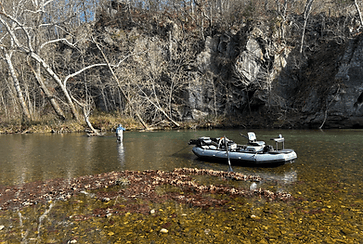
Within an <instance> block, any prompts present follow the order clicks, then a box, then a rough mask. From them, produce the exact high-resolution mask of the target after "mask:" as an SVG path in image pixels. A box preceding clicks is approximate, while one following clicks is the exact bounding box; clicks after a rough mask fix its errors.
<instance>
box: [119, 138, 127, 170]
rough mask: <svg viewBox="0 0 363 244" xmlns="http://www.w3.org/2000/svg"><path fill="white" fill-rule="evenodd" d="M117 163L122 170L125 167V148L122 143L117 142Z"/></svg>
mask: <svg viewBox="0 0 363 244" xmlns="http://www.w3.org/2000/svg"><path fill="white" fill-rule="evenodd" d="M117 153H118V161H119V162H120V166H121V167H122V168H124V167H125V148H124V144H123V142H117Z"/></svg>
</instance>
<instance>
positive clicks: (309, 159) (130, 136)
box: [0, 130, 363, 243]
mask: <svg viewBox="0 0 363 244" xmlns="http://www.w3.org/2000/svg"><path fill="white" fill-rule="evenodd" d="M246 132H247V131H241V130H198V131H192V130H186V131H168V132H148V133H141V132H125V134H124V142H123V143H122V144H118V143H117V142H116V138H115V136H114V135H113V134H109V135H106V136H104V137H87V136H85V135H83V134H64V135H49V134H48V135H2V136H0V166H1V171H0V184H1V185H18V184H22V183H26V182H32V181H43V180H47V179H53V178H72V177H78V176H82V175H91V174H98V173H102V172H110V171H122V170H136V171H142V170H148V169H154V170H164V171H171V170H173V169H174V168H178V167H191V168H206V169H215V170H227V169H228V166H227V164H218V163H211V162H205V161H201V160H197V159H196V157H195V156H194V155H193V154H192V152H191V148H192V146H189V145H188V144H187V143H188V141H189V139H196V138H198V137H200V136H211V137H220V136H227V137H228V138H230V139H232V140H234V141H235V142H238V143H244V142H246V139H245V138H243V137H242V136H240V133H244V134H246ZM254 132H255V133H256V135H257V139H258V140H264V141H266V142H267V143H271V142H272V141H270V140H269V139H270V138H272V137H276V136H277V135H278V134H282V135H283V136H284V137H285V141H286V142H285V148H292V149H294V150H295V151H296V152H297V155H298V159H297V160H296V161H295V162H294V163H290V164H286V165H283V166H279V167H275V168H248V167H241V166H233V165H232V166H233V170H234V171H236V172H243V173H246V174H257V175H260V176H262V177H263V178H264V179H273V180H274V181H264V182H261V183H258V185H257V187H261V188H264V189H271V190H272V191H287V192H289V193H290V194H292V196H293V197H294V199H295V200H294V201H292V202H286V203H285V202H281V201H278V202H268V201H266V200H264V199H260V198H256V199H254V198H253V199H235V200H233V199H232V200H231V203H229V205H228V206H230V207H231V208H233V209H235V211H234V212H233V211H227V212H221V211H219V210H213V209H211V210H208V211H200V210H199V209H197V208H186V207H185V206H181V205H175V204H174V205H170V206H169V205H165V206H160V208H164V213H165V216H163V215H162V214H161V213H162V212H160V217H153V216H140V215H133V214H131V215H127V214H126V215H123V216H120V217H116V216H115V219H112V218H111V219H104V218H102V219H101V218H94V219H92V221H76V220H73V218H72V216H74V215H77V214H78V215H79V214H84V215H85V214H88V213H89V212H92V211H93V209H94V208H95V207H100V206H99V205H101V207H102V208H107V206H108V205H107V203H102V202H100V201H96V200H94V199H91V198H89V197H88V198H87V197H84V198H82V197H81V198H80V199H78V198H76V199H75V200H71V201H69V202H65V203H58V204H59V205H56V206H57V209H52V213H53V215H52V216H51V217H49V218H50V219H52V221H53V222H51V221H49V222H47V225H46V226H44V228H47V229H48V230H52V231H53V232H49V233H47V234H45V233H46V232H43V234H42V235H41V236H40V235H39V232H37V229H40V227H39V226H40V224H38V225H35V224H34V223H38V222H39V221H40V216H41V215H42V214H43V213H44V212H45V209H43V208H42V207H41V206H40V209H37V208H34V209H32V208H26V209H24V211H23V212H22V213H21V214H22V215H23V216H27V218H26V220H27V221H28V222H29V223H25V220H24V223H22V224H19V216H20V214H19V212H18V213H15V212H14V213H5V212H4V213H2V212H0V213H1V214H3V215H1V216H0V226H1V225H3V226H4V227H3V228H4V230H3V231H0V242H1V240H2V239H3V240H21V239H23V240H25V239H27V238H25V237H24V236H23V235H24V234H23V233H24V229H27V231H29V235H28V236H27V237H28V239H29V238H30V239H32V238H33V239H34V240H47V241H48V242H49V243H57V242H64V241H67V240H72V238H73V237H74V238H76V239H77V238H79V240H82V241H84V243H86V242H90V243H96V242H94V241H95V240H96V239H97V240H99V242H97V243H105V241H106V240H107V241H108V242H107V243H118V242H117V241H119V243H125V241H126V240H134V241H137V242H135V243H141V242H142V241H143V240H144V242H142V243H150V242H151V240H153V241H154V240H156V241H154V242H155V243H170V241H175V243H183V242H189V241H190V242H191V241H194V240H198V241H199V242H201V243H205V242H211V241H213V240H214V241H216V242H229V243H315V242H316V243H361V241H362V240H363V218H362V213H363V210H362V209H363V194H362V190H361V189H362V188H363V177H362V175H363V151H362V148H363V130H328V131H319V130H316V131H314V130H255V131H254ZM198 180H199V181H204V183H205V184H215V182H214V179H213V178H211V177H207V178H199V179H198ZM240 186H242V187H250V186H249V185H243V184H240ZM255 187H256V186H255ZM226 197H227V198H228V196H226ZM118 201H120V200H118ZM141 203H142V202H141ZM112 204H116V202H112ZM117 204H120V203H117ZM54 208H56V207H54ZM165 209H168V211H165ZM9 214H10V217H9ZM170 216H178V217H177V218H176V219H174V220H175V223H174V222H173V221H174V220H173V221H171V222H170V223H171V225H170V226H171V227H170V228H175V230H177V231H174V232H172V230H170V231H171V232H170V233H169V234H168V235H165V234H157V233H158V232H157V231H159V229H161V227H162V226H164V225H165V221H167V219H170V218H171V217H170ZM38 220H39V221H38ZM65 220H66V221H67V224H65V225H63V223H64V221H65ZM20 223H21V222H20ZM60 223H62V228H61V229H59V228H58V226H59V225H60ZM120 223H124V225H122V226H121V224H120ZM126 223H127V224H126ZM44 224H45V223H44ZM14 226H15V227H16V228H15V227H14ZM25 226H27V227H25ZM34 226H35V227H34ZM106 227H107V228H106ZM42 228H43V227H42ZM123 228H124V229H123ZM5 229H6V230H7V231H5ZM58 230H59V231H58ZM151 230H155V231H154V232H151ZM57 231H58V232H57ZM27 233H28V232H27ZM70 233H72V234H70ZM180 233H181V234H180ZM37 238H38V239H37ZM39 238H40V239H39ZM95 238H96V239H95ZM175 238H176V239H175ZM177 238H179V239H177ZM30 239H29V240H30ZM176 240H179V241H176ZM52 241H53V242H52ZM140 241H141V242H140ZM238 241H239V242H238ZM9 243H10V242H9ZM131 243H132V241H131Z"/></svg>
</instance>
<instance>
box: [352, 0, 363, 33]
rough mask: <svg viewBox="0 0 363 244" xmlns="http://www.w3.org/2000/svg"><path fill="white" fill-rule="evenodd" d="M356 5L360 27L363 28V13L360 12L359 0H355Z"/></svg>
mask: <svg viewBox="0 0 363 244" xmlns="http://www.w3.org/2000/svg"><path fill="white" fill-rule="evenodd" d="M354 5H355V8H356V9H357V12H358V15H359V21H360V26H361V27H362V26H363V19H362V13H361V12H360V9H359V6H358V2H357V0H354Z"/></svg>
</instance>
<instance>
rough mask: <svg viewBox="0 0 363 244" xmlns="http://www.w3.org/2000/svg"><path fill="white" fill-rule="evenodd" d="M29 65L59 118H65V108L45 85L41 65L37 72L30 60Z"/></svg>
mask: <svg viewBox="0 0 363 244" xmlns="http://www.w3.org/2000/svg"><path fill="white" fill-rule="evenodd" d="M28 65H29V67H30V69H31V70H32V72H33V74H34V76H35V78H36V81H37V83H38V85H39V87H40V89H42V91H43V92H44V94H45V97H46V98H47V99H48V101H49V102H50V105H51V106H52V108H53V109H54V112H55V113H56V114H57V116H58V118H60V119H61V120H65V119H66V117H65V116H64V113H63V110H62V109H61V108H60V107H59V104H58V103H57V101H56V100H55V98H54V96H53V94H52V93H51V92H50V91H49V90H48V88H47V87H46V86H45V84H44V82H43V78H42V76H41V74H40V67H39V70H38V72H37V71H35V70H34V68H33V66H31V64H30V63H29V62H28Z"/></svg>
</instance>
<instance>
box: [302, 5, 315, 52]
mask: <svg viewBox="0 0 363 244" xmlns="http://www.w3.org/2000/svg"><path fill="white" fill-rule="evenodd" d="M313 2H314V0H306V4H305V9H304V25H303V29H302V34H301V46H300V53H302V51H303V47H304V39H305V31H306V25H307V23H308V19H309V16H310V13H311V6H312V5H313Z"/></svg>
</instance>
